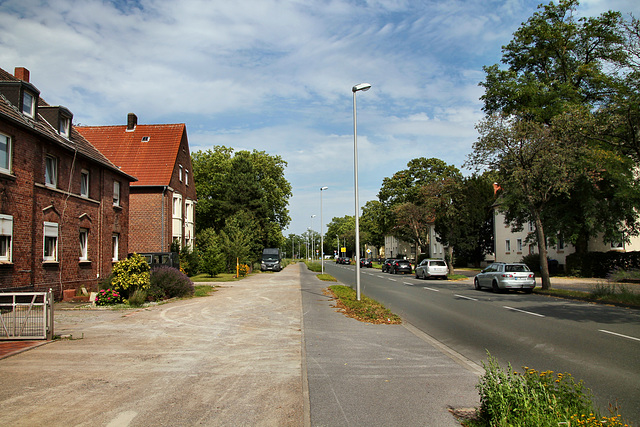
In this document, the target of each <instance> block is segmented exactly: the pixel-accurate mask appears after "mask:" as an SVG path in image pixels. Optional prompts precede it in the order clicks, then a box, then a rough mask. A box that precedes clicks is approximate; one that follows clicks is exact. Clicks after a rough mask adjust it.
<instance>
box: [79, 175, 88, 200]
mask: <svg viewBox="0 0 640 427" xmlns="http://www.w3.org/2000/svg"><path fill="white" fill-rule="evenodd" d="M80 196H82V197H89V171H88V170H86V169H82V171H80Z"/></svg>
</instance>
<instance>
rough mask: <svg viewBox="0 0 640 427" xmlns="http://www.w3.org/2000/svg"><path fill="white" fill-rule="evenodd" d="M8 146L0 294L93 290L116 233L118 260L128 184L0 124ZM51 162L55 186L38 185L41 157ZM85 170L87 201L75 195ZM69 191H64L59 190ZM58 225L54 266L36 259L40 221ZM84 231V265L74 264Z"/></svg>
mask: <svg viewBox="0 0 640 427" xmlns="http://www.w3.org/2000/svg"><path fill="white" fill-rule="evenodd" d="M0 132H2V133H3V134H6V135H9V136H10V137H11V138H12V143H13V156H12V168H11V174H9V175H7V174H0V213H2V214H6V215H11V216H12V217H13V237H12V246H13V251H12V252H13V253H12V262H11V263H4V264H0V289H24V290H32V291H46V290H48V289H49V288H51V289H53V291H54V293H55V295H56V297H57V298H59V297H60V296H61V295H62V291H63V290H64V289H73V288H79V287H81V286H85V287H87V288H88V289H90V290H94V289H96V288H97V283H98V280H99V278H101V277H106V276H108V275H109V273H110V272H111V267H112V256H111V251H112V250H111V236H112V234H113V233H118V234H119V235H120V253H119V258H120V259H122V258H125V257H126V255H127V246H128V227H129V206H128V197H129V182H128V180H127V179H126V178H125V177H123V176H122V175H120V174H118V173H116V172H115V171H112V170H110V169H108V168H105V167H103V166H101V165H100V164H98V163H96V162H94V161H92V160H90V159H87V158H83V157H81V156H75V155H74V152H73V151H69V150H65V149H63V148H61V147H59V146H58V145H56V144H54V143H52V142H50V141H48V140H47V139H45V138H42V137H40V136H39V135H38V134H36V133H34V132H30V131H26V130H23V129H22V128H19V127H16V126H13V125H12V124H10V123H9V122H6V121H4V120H2V119H0ZM47 155H51V156H53V157H55V158H56V159H57V160H58V183H57V188H49V187H47V186H45V185H44V170H45V157H46V156H47ZM82 169H85V170H88V171H89V186H90V189H89V197H88V198H84V197H81V196H80V195H79V193H80V171H81V170H82ZM114 179H118V180H119V181H120V182H121V184H122V185H121V196H120V198H121V206H120V207H114V206H113V180H114ZM67 190H69V191H67ZM45 221H49V222H54V223H57V224H58V261H57V262H43V248H44V222H45ZM81 228H86V229H87V230H89V241H88V261H86V262H80V260H79V256H80V245H79V232H80V229H81Z"/></svg>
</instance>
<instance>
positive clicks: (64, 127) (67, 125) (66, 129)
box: [59, 116, 71, 138]
mask: <svg viewBox="0 0 640 427" xmlns="http://www.w3.org/2000/svg"><path fill="white" fill-rule="evenodd" d="M59 127H60V129H59V132H60V135H62V136H64V137H66V138H69V134H70V132H71V119H70V118H69V117H64V116H61V117H60V126H59Z"/></svg>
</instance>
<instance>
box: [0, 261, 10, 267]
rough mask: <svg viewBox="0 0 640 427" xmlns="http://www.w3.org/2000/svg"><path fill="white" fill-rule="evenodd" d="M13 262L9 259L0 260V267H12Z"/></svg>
mask: <svg viewBox="0 0 640 427" xmlns="http://www.w3.org/2000/svg"><path fill="white" fill-rule="evenodd" d="M12 266H13V262H11V261H0V267H12Z"/></svg>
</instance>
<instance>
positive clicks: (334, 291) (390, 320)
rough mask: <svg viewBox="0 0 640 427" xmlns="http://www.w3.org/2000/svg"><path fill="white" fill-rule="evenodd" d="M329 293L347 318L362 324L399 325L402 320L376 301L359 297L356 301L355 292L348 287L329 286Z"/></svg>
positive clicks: (362, 296)
mask: <svg viewBox="0 0 640 427" xmlns="http://www.w3.org/2000/svg"><path fill="white" fill-rule="evenodd" d="M329 293H330V294H331V295H332V296H333V297H334V298H335V300H336V306H337V307H338V308H339V309H340V310H342V311H343V312H344V313H345V314H346V315H347V316H349V317H353V318H354V319H358V320H360V321H362V322H368V323H375V324H382V323H386V324H400V323H402V319H400V317H399V316H397V315H395V314H393V313H392V312H391V311H390V310H389V309H387V308H385V307H384V306H383V305H382V304H380V303H379V302H378V301H376V300H373V299H371V298H368V297H366V296H364V295H362V294H361V295H360V301H358V300H357V299H356V291H355V290H353V289H351V288H350V287H348V286H343V285H332V286H329Z"/></svg>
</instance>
